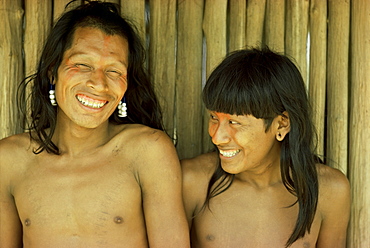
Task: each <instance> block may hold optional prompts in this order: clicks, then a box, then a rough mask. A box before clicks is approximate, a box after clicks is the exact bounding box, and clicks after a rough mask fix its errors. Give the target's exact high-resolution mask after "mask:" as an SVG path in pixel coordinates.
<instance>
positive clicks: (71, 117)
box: [0, 1, 189, 248]
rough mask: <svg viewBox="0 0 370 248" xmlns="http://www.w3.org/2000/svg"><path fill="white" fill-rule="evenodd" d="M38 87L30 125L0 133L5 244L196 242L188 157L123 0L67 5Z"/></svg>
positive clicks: (1, 241)
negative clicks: (190, 224)
mask: <svg viewBox="0 0 370 248" xmlns="http://www.w3.org/2000/svg"><path fill="white" fill-rule="evenodd" d="M85 2H86V1H85ZM26 85H30V87H31V105H30V106H31V109H30V112H31V123H30V127H29V129H30V130H29V132H27V133H23V134H18V135H14V136H11V137H8V138H5V139H3V140H1V141H0V157H1V168H0V169H1V174H0V209H1V211H0V247H2V248H9V247H12V248H13V247H25V248H32V247H35V248H36V247H37V248H40V247H66V248H67V247H68V248H73V247H91V248H93V247H110V248H114V247H129V248H132V247H138V248H141V247H149V246H150V247H160V248H162V247H174V248H179V247H189V234H188V231H187V224H186V216H185V212H184V207H183V202H182V197H181V168H180V163H179V160H178V157H177V154H176V151H175V148H174V146H173V143H172V141H171V139H170V138H169V137H168V136H167V135H166V134H165V133H164V131H163V127H162V120H161V118H162V116H161V111H160V108H159V105H158V101H157V98H156V96H155V94H154V90H153V86H152V84H151V82H150V81H149V79H148V76H147V74H146V72H145V70H144V50H143V47H142V45H141V43H140V40H139V38H138V35H137V34H136V31H135V29H134V28H133V26H132V25H131V24H129V23H128V22H127V21H126V20H125V19H123V18H122V17H121V16H120V15H119V10H118V9H117V8H116V7H115V5H113V4H111V3H102V2H97V1H87V3H86V4H83V5H81V6H79V7H77V8H76V9H73V10H70V11H68V12H66V13H64V14H63V15H62V16H61V17H60V19H59V20H58V21H57V23H56V25H55V26H54V27H53V29H52V30H51V33H50V35H49V36H48V39H47V41H46V44H45V47H44V49H43V52H42V55H41V58H40V62H39V65H38V68H37V72H36V73H35V74H34V75H32V76H30V77H29V78H27V79H26V80H24V82H23V84H22V86H21V88H20V90H21V92H22V96H23V97H22V98H21V99H26V97H25V93H26ZM23 104H24V102H23Z"/></svg>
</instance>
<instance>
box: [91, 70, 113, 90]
mask: <svg viewBox="0 0 370 248" xmlns="http://www.w3.org/2000/svg"><path fill="white" fill-rule="evenodd" d="M87 86H88V87H90V88H92V89H94V90H95V91H98V92H106V91H107V90H108V84H107V78H106V75H105V73H104V71H102V70H93V71H92V72H91V73H90V78H89V79H88V81H87Z"/></svg>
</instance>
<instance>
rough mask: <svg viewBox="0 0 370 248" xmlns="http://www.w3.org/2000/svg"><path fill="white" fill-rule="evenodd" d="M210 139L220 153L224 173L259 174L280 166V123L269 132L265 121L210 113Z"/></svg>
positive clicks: (275, 124)
mask: <svg viewBox="0 0 370 248" xmlns="http://www.w3.org/2000/svg"><path fill="white" fill-rule="evenodd" d="M209 113H210V120H209V128H208V131H209V135H210V136H211V138H212V142H213V143H214V144H215V145H216V146H217V147H218V149H219V152H220V154H219V155H220V159H221V166H222V169H223V170H224V171H226V172H228V173H231V174H239V173H242V172H244V171H252V172H255V173H259V172H261V171H263V170H265V169H266V168H267V167H269V166H272V165H279V161H280V144H279V141H278V140H277V139H276V135H277V134H278V133H279V125H280V124H279V119H280V118H281V117H280V116H278V117H276V118H275V119H274V121H273V123H272V125H271V127H270V128H269V129H268V130H267V131H266V126H265V122H264V120H263V119H257V118H255V117H253V116H251V115H230V114H225V113H220V112H213V111H210V112H209Z"/></svg>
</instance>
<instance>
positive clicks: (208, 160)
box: [181, 152, 218, 183]
mask: <svg viewBox="0 0 370 248" xmlns="http://www.w3.org/2000/svg"><path fill="white" fill-rule="evenodd" d="M217 162H218V157H217V153H216V152H210V153H205V154H201V155H199V156H197V157H194V158H189V159H182V160H181V168H182V171H183V177H184V179H187V180H196V181H198V180H202V181H203V180H205V181H207V183H208V180H209V179H210V178H211V176H212V174H213V172H214V171H215V169H216V166H217Z"/></svg>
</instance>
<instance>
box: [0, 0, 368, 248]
mask: <svg viewBox="0 0 370 248" xmlns="http://www.w3.org/2000/svg"><path fill="white" fill-rule="evenodd" d="M68 2H69V1H68V0H54V1H52V0H50V1H37V0H25V1H21V0H0V6H1V7H0V56H1V58H2V59H1V60H0V138H3V137H6V136H9V135H11V134H15V133H19V132H21V131H22V129H21V127H20V126H21V124H22V123H20V119H19V116H18V109H17V107H16V101H15V99H16V91H17V87H18V84H19V82H20V81H21V80H22V79H23V78H24V77H25V76H27V75H29V74H30V73H32V72H34V71H35V65H36V62H37V59H38V57H39V55H40V51H41V48H42V45H43V41H44V39H45V37H46V35H47V33H48V32H49V30H50V28H51V26H52V24H53V20H56V19H57V18H58V16H59V15H60V14H61V13H62V12H63V11H64V6H65V4H66V3H68ZM81 2H82V0H81V1H77V2H76V3H74V4H75V5H76V4H79V3H81ZM114 2H116V3H118V4H120V5H121V7H122V14H123V15H124V16H127V17H129V18H130V19H131V20H132V21H133V22H134V23H135V24H136V25H137V28H138V31H139V32H140V35H141V37H142V39H143V42H144V44H146V46H147V51H148V52H147V54H148V58H147V67H148V70H149V71H150V73H151V75H152V78H153V80H154V83H155V89H156V92H157V93H158V95H159V96H160V102H161V104H162V105H163V109H164V122H165V125H166V128H167V131H168V133H169V134H170V135H171V136H172V137H174V138H176V146H177V151H178V153H179V156H180V158H187V157H193V156H196V155H198V154H200V153H202V152H206V151H209V150H210V149H212V147H213V146H212V144H211V142H210V139H209V137H208V133H207V119H208V116H207V115H206V114H205V112H204V109H203V107H202V102H201V90H202V86H203V85H204V82H205V79H206V78H207V77H208V75H209V74H210V72H211V71H212V69H213V68H214V67H215V66H216V65H217V64H218V63H219V62H220V61H221V60H222V59H223V57H224V56H225V55H226V54H227V53H228V52H230V51H233V50H236V49H239V48H243V47H246V46H258V45H261V44H267V45H269V46H270V47H271V48H272V49H274V50H276V51H278V52H284V53H286V54H287V55H289V56H291V57H293V58H294V59H295V62H296V63H297V65H298V66H299V68H300V70H301V72H302V74H303V76H304V79H305V82H306V84H307V90H308V94H309V98H310V102H311V104H312V106H313V109H314V111H313V116H312V117H313V120H314V122H315V125H316V129H317V133H318V147H317V151H318V153H319V154H321V155H323V156H325V157H326V158H327V159H326V162H327V164H329V165H330V166H333V167H336V168H339V169H340V170H341V171H343V172H344V173H346V174H347V175H348V177H349V179H350V182H351V186H352V215H351V221H350V227H349V232H348V247H350V248H355V247H356V248H357V247H370V192H369V189H370V124H369V123H370V100H369V98H370V83H369V81H370V68H369V67H370V56H369V54H370V42H369V41H370V25H369V24H370V1H366V0H327V1H325V0H212V1H206V0H177V1H176V0H147V1H145V0H116V1H114ZM308 40H309V43H308V42H307V41H308ZM0 160H1V158H0Z"/></svg>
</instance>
